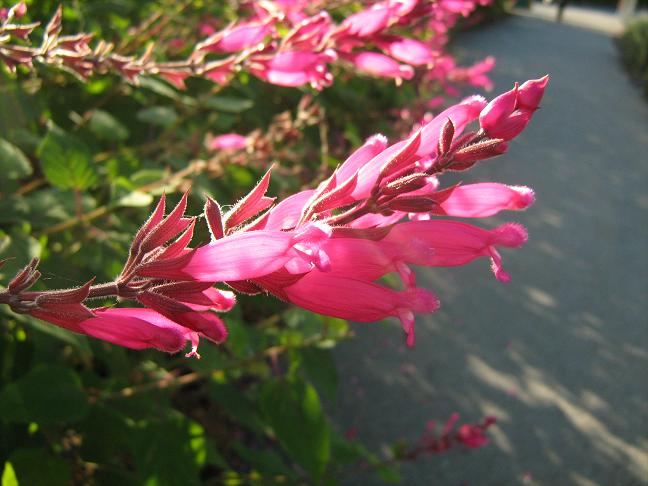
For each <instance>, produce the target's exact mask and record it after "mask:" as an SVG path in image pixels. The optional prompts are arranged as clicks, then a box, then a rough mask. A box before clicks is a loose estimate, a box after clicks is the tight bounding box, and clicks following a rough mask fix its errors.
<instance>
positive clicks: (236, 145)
mask: <svg viewBox="0 0 648 486" xmlns="http://www.w3.org/2000/svg"><path fill="white" fill-rule="evenodd" d="M205 147H206V148H207V149H208V150H241V149H244V148H245V147H247V137H245V136H244V135H239V134H238V133H224V134H223V135H217V136H215V137H213V136H211V135H208V136H207V137H206V138H205Z"/></svg>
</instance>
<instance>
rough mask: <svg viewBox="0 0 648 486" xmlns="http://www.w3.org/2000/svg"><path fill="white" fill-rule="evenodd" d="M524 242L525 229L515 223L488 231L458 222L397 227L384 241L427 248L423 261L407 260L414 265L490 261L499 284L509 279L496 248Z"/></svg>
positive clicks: (518, 245) (447, 265)
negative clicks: (479, 259) (488, 259)
mask: <svg viewBox="0 0 648 486" xmlns="http://www.w3.org/2000/svg"><path fill="white" fill-rule="evenodd" d="M527 239H528V235H527V232H526V230H525V229H524V227H522V226H521V225H518V224H515V223H505V224H503V225H501V226H498V227H497V228H495V229H494V230H490V231H489V230H485V229H482V228H478V227H476V226H471V225H468V224H465V223H460V222H458V221H440V220H432V221H408V222H404V223H401V224H397V225H395V226H394V227H393V229H392V230H391V231H390V232H389V234H388V235H387V236H386V237H385V238H384V241H385V242H389V243H392V244H394V245H396V246H401V245H405V246H406V247H413V246H417V245H420V246H422V247H423V248H428V249H429V253H428V255H427V257H426V258H423V259H420V260H416V259H408V260H407V262H408V263H413V264H417V265H426V266H434V267H454V266H458V265H465V264H466V263H469V262H471V261H473V260H474V259H476V258H479V257H490V259H491V269H492V270H493V273H494V274H495V277H497V279H498V280H499V281H501V282H509V281H510V280H511V277H510V276H509V275H508V273H506V272H505V271H504V270H503V268H502V258H501V256H500V254H499V252H498V251H497V247H498V246H503V247H507V248H518V247H520V246H522V245H524V243H526V241H527ZM418 254H422V252H418ZM413 255H416V253H415V254H413Z"/></svg>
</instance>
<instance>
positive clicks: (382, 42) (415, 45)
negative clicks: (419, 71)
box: [374, 35, 435, 66]
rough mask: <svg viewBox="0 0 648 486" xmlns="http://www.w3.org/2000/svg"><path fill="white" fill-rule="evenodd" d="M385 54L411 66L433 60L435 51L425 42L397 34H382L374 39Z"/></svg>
mask: <svg viewBox="0 0 648 486" xmlns="http://www.w3.org/2000/svg"><path fill="white" fill-rule="evenodd" d="M374 42H375V43H376V45H377V46H378V47H379V48H380V49H382V50H383V51H384V52H385V54H388V55H390V56H391V57H393V58H395V59H398V60H399V61H401V62H404V63H406V64H411V65H412V66H421V65H424V64H430V63H432V62H434V58H435V52H434V51H433V50H432V48H431V47H430V46H429V45H428V44H426V43H425V42H421V41H419V40H416V39H408V38H406V37H399V36H387V35H385V36H382V37H379V38H377V39H375V40H374Z"/></svg>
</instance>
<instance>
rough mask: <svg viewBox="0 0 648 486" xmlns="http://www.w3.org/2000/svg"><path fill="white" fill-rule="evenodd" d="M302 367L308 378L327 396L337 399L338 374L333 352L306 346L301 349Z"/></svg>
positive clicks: (330, 398)
mask: <svg viewBox="0 0 648 486" xmlns="http://www.w3.org/2000/svg"><path fill="white" fill-rule="evenodd" d="M301 355H302V363H301V365H302V368H303V369H304V371H305V372H306V375H307V376H308V378H309V379H310V380H311V381H312V382H313V383H314V384H315V386H316V387H317V389H318V390H320V391H321V392H322V393H324V395H326V398H328V399H329V400H335V397H336V395H337V386H338V375H337V369H336V368H335V361H333V356H332V355H331V352H330V351H328V350H326V349H317V348H305V349H302V350H301Z"/></svg>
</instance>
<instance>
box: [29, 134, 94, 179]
mask: <svg viewBox="0 0 648 486" xmlns="http://www.w3.org/2000/svg"><path fill="white" fill-rule="evenodd" d="M38 155H39V157H40V159H41V167H42V169H43V174H45V178H46V179H47V180H48V181H49V182H50V183H51V184H52V185H54V186H56V187H58V188H60V189H87V188H89V187H91V186H93V185H94V184H95V182H96V181H97V175H96V174H95V172H94V170H93V168H92V165H91V163H90V151H89V150H88V148H87V147H86V146H85V144H83V143H82V142H81V141H80V140H79V139H77V138H76V137H74V136H72V135H70V134H68V133H66V132H65V131H63V130H61V129H60V128H58V127H57V126H55V125H51V126H50V127H49V131H48V132H47V135H46V136H45V138H44V139H43V141H42V142H41V144H40V146H39V147H38Z"/></svg>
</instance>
